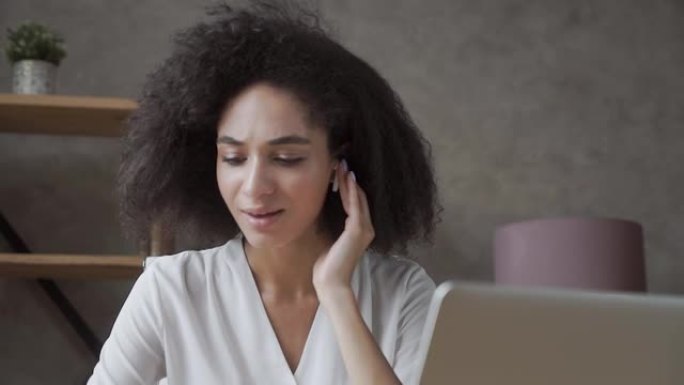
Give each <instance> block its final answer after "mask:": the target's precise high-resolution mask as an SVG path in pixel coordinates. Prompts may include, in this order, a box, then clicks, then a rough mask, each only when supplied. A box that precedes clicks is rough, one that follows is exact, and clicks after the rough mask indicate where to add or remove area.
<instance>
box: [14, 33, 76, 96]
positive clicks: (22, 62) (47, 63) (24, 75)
mask: <svg viewBox="0 0 684 385" xmlns="http://www.w3.org/2000/svg"><path fill="white" fill-rule="evenodd" d="M7 34H8V36H7V37H8V40H9V44H8V45H7V47H5V54H6V55H7V59H8V60H9V62H10V64H11V65H12V66H13V70H14V77H13V80H12V90H13V91H14V92H15V93H19V94H45V93H47V94H52V93H55V78H56V72H57V67H58V66H59V63H60V62H61V61H62V59H64V57H65V56H66V51H65V50H64V41H63V39H62V38H61V37H60V36H59V35H57V33H55V32H53V31H51V30H49V29H48V28H47V27H45V26H43V25H41V24H38V23H34V22H30V21H29V22H25V23H23V24H21V25H20V26H19V27H18V28H17V29H16V30H12V29H10V28H8V29H7Z"/></svg>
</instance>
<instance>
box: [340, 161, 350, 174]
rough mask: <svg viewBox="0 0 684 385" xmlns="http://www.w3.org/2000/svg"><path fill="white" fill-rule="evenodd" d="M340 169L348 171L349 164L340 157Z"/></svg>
mask: <svg viewBox="0 0 684 385" xmlns="http://www.w3.org/2000/svg"><path fill="white" fill-rule="evenodd" d="M341 163H342V171H349V165H348V164H347V160H346V159H342V162H341Z"/></svg>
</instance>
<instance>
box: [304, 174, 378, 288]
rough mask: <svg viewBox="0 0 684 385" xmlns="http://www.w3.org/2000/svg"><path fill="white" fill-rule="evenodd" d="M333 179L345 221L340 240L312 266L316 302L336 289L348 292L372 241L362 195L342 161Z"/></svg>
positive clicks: (369, 223) (369, 221)
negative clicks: (353, 274)
mask: <svg viewBox="0 0 684 385" xmlns="http://www.w3.org/2000/svg"><path fill="white" fill-rule="evenodd" d="M335 178H337V180H338V182H339V189H340V197H341V198H342V206H343V207H344V211H345V212H346V213H347V219H346V220H345V223H344V231H342V234H341V235H340V237H339V238H338V239H337V241H335V243H333V245H332V246H331V247H330V249H329V250H328V251H327V253H325V254H323V255H321V256H320V257H319V258H318V260H316V262H315V264H314V269H313V283H314V288H315V289H316V293H317V294H318V296H319V298H320V297H323V296H325V295H327V294H328V293H332V292H337V291H340V289H341V290H348V289H351V276H352V273H353V272H354V268H355V267H356V264H357V262H358V261H359V258H360V257H361V256H362V255H363V253H364V252H365V251H366V249H367V248H368V246H369V245H370V243H371V241H372V240H373V238H374V237H375V230H374V229H373V223H372V221H371V217H370V211H369V209H368V200H367V198H366V194H365V193H364V192H363V190H362V189H361V187H360V186H359V185H358V184H357V183H356V178H355V176H354V173H353V172H350V171H349V169H348V165H347V162H346V161H344V160H342V162H340V167H337V170H336V172H335Z"/></svg>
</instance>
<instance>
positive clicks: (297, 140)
mask: <svg viewBox="0 0 684 385" xmlns="http://www.w3.org/2000/svg"><path fill="white" fill-rule="evenodd" d="M216 144H231V145H234V146H242V145H244V144H245V142H241V141H239V140H237V139H235V138H233V137H231V136H226V135H224V136H219V137H218V138H217V139H216ZM268 144H269V145H271V146H277V145H281V144H311V141H310V140H309V139H307V138H305V137H303V136H298V135H287V136H281V137H280V138H275V139H271V140H269V141H268Z"/></svg>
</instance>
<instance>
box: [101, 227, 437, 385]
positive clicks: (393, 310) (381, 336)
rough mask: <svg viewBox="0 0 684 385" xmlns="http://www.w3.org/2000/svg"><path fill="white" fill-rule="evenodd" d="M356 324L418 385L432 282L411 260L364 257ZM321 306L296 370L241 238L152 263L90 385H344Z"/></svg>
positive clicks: (356, 283)
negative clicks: (365, 328) (359, 318)
mask: <svg viewBox="0 0 684 385" xmlns="http://www.w3.org/2000/svg"><path fill="white" fill-rule="evenodd" d="M351 285H352V289H353V291H354V295H355V297H356V300H357V304H358V306H359V309H360V312H361V314H362V317H363V320H364V322H365V323H366V326H368V328H369V330H370V331H371V333H372V335H373V337H374V338H375V341H376V342H377V344H378V346H379V347H380V350H381V351H382V353H383V354H384V356H385V358H386V359H387V361H388V362H389V363H390V365H391V366H392V368H393V369H394V371H395V373H396V374H397V377H398V378H399V379H400V380H401V382H402V384H404V385H410V384H417V383H418V380H419V376H420V373H418V372H419V370H420V368H418V362H419V359H418V358H419V357H418V354H419V352H418V348H419V340H420V338H421V334H422V331H423V326H424V323H425V318H426V315H427V309H428V307H429V303H430V300H431V298H432V294H433V292H434V289H435V283H434V282H433V280H432V279H431V278H430V277H429V275H428V274H427V273H426V272H425V270H424V269H423V268H422V267H421V266H420V265H418V264H417V263H416V262H415V261H412V260H410V259H406V258H401V257H396V256H383V255H379V254H377V253H374V252H371V251H368V252H366V253H365V254H364V255H363V256H362V257H361V258H360V260H359V262H358V264H357V265H356V267H355V270H354V273H353V275H352V280H351ZM347 378H348V376H347V372H346V368H345V366H344V361H343V359H342V355H341V353H340V351H339V347H338V344H337V341H336V337H335V333H334V330H333V325H332V323H331V322H330V320H329V319H328V317H327V315H326V312H325V309H323V308H322V307H321V306H319V307H318V309H317V310H316V314H315V316H314V319H313V323H312V325H311V329H310V331H309V334H308V337H307V340H306V343H305V345H304V350H303V352H302V356H301V358H300V360H299V364H298V366H297V368H296V370H295V372H294V373H293V372H292V370H291V369H290V367H289V365H288V363H287V360H286V359H285V355H284V353H283V351H282V350H281V347H280V344H279V342H278V339H277V337H276V334H275V331H274V330H273V327H272V325H271V323H270V320H269V318H268V314H267V312H266V309H265V307H264V304H263V302H262V299H261V295H260V294H259V290H258V288H257V285H256V282H255V280H254V276H253V274H252V271H251V269H250V267H249V263H248V261H247V258H246V255H245V252H244V248H243V246H242V241H241V237H237V238H235V239H232V240H230V241H228V242H227V243H225V244H224V245H222V246H219V247H215V248H211V249H206V250H197V251H196V250H192V251H184V252H181V253H178V254H174V255H169V256H163V257H156V258H154V260H153V261H152V263H148V264H147V266H146V268H145V270H144V272H143V273H142V274H141V275H140V276H139V277H138V279H137V280H136V282H135V284H134V285H133V287H132V289H131V291H130V293H129V295H128V297H127V298H126V300H125V302H124V304H123V306H122V308H121V311H120V312H119V315H118V317H117V319H116V321H115V322H114V325H113V327H112V331H111V334H110V336H109V338H108V339H107V340H106V341H105V343H104V345H103V347H102V350H101V353H100V359H99V362H98V363H97V364H96V365H95V368H94V370H93V373H92V376H91V377H90V379H89V380H88V385H109V384H121V385H123V384H126V385H131V384H157V383H159V384H168V385H177V384H202V385H213V384H216V385H219V384H221V385H225V384H240V385H242V384H273V385H320V384H347V382H348V380H347Z"/></svg>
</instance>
